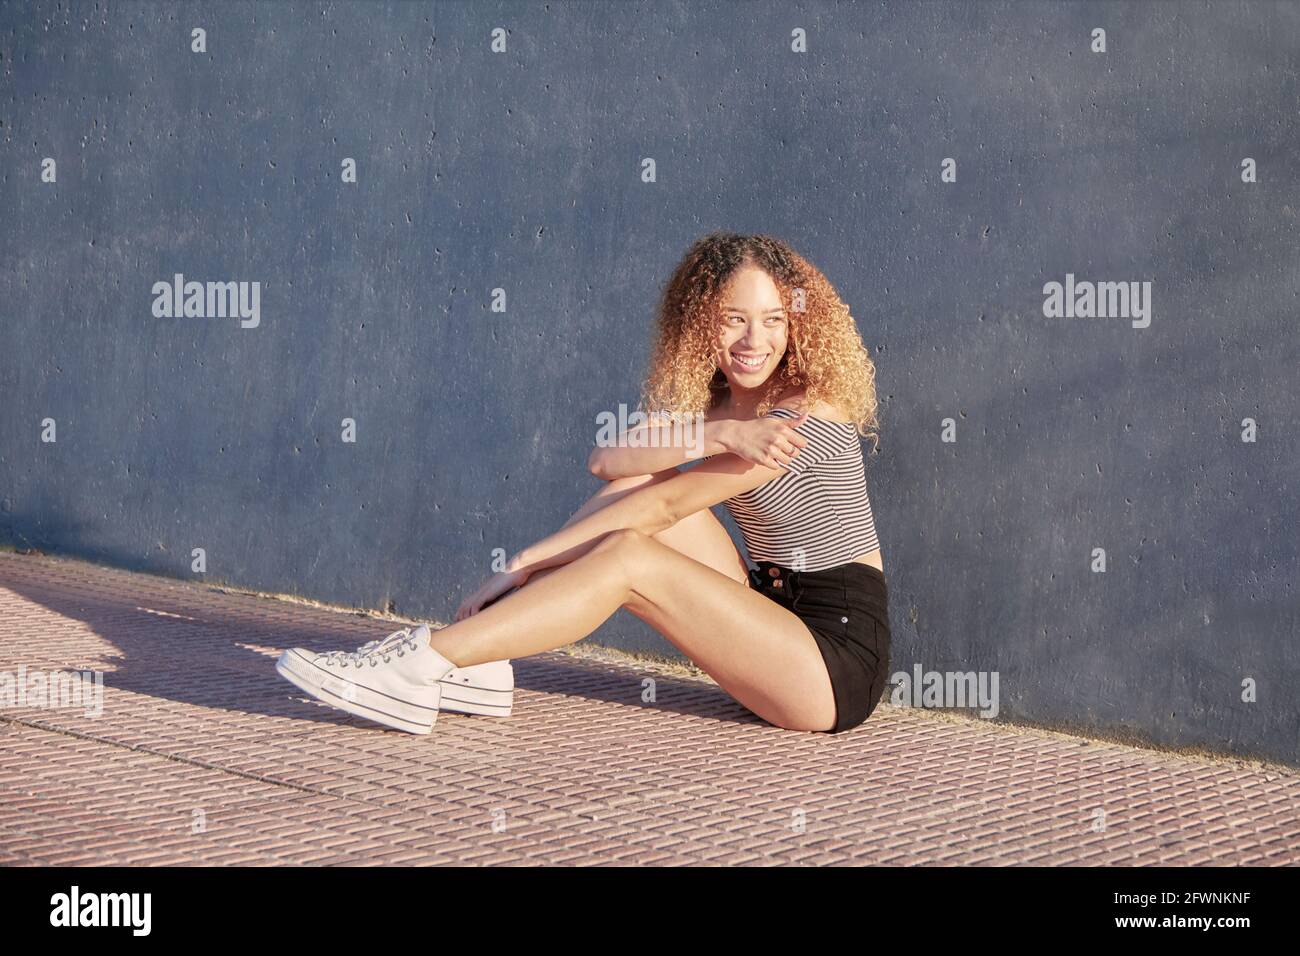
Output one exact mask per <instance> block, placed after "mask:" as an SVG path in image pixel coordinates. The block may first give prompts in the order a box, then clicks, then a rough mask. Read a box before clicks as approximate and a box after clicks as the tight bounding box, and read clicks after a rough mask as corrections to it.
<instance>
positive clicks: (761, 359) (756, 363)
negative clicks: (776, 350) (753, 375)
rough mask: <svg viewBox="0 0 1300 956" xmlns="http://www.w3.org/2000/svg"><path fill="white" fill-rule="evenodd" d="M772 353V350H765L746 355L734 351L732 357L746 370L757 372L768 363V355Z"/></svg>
mask: <svg viewBox="0 0 1300 956" xmlns="http://www.w3.org/2000/svg"><path fill="white" fill-rule="evenodd" d="M771 354H772V353H771V352H763V353H761V354H759V355H744V354H742V353H740V352H732V353H731V357H732V358H733V359H734V360H735V362H736V364H737V365H739V366H740V367H741V368H742V369H744V370H745V371H747V372H757V371H758V370H759V369H761V368H762V367H763V366H764V365H766V364H767V359H768V356H770V355H771Z"/></svg>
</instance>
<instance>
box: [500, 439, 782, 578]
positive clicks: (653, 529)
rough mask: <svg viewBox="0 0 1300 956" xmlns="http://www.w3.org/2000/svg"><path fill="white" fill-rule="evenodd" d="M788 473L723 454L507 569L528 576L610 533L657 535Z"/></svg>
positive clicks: (623, 501)
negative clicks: (625, 531)
mask: <svg viewBox="0 0 1300 956" xmlns="http://www.w3.org/2000/svg"><path fill="white" fill-rule="evenodd" d="M660 450H662V449H660ZM785 473H786V472H785V470H784V469H782V468H771V467H768V466H767V465H758V464H754V463H753V462H749V461H746V460H745V459H743V458H741V457H739V456H737V455H732V454H725V455H717V456H715V457H713V458H710V459H709V460H708V461H705V462H702V463H700V464H699V465H696V466H695V467H694V468H692V469H690V470H689V471H685V472H682V473H681V474H678V475H674V476H673V477H671V478H669V479H668V480H667V481H661V482H657V483H655V484H652V485H647V486H646V487H644V488H638V489H637V490H635V491H633V492H631V493H630V494H628V495H626V496H624V497H622V498H620V499H619V500H618V501H616V502H614V503H613V504H611V505H606V506H605V507H604V508H601V509H600V510H599V511H596V512H593V513H592V514H589V515H587V516H586V517H585V518H583V519H582V520H581V521H575V522H574V523H573V524H570V525H566V526H565V527H563V528H561V529H560V530H559V531H557V532H555V533H554V534H552V535H550V536H549V537H546V538H543V539H542V540H541V541H538V542H537V543H536V544H533V545H530V546H528V547H527V548H524V549H523V550H522V551H520V552H519V553H518V554H516V555H515V556H514V557H512V558H511V559H510V561H509V562H508V563H507V565H506V571H507V573H511V574H520V575H522V576H524V577H525V578H526V577H527V576H528V575H531V574H533V573H534V572H536V571H540V570H542V569H543V568H550V567H555V566H556V565H561V564H568V563H569V562H570V561H574V560H576V559H577V558H580V557H582V555H584V554H586V553H587V552H588V551H589V550H591V548H592V547H594V546H595V544H596V542H597V541H599V540H600V539H601V538H602V537H604V536H605V535H606V534H608V533H609V532H611V531H618V530H620V529H623V528H635V529H636V530H638V531H640V532H642V533H643V534H646V535H656V534H658V533H659V532H660V531H664V530H666V529H667V528H671V527H672V526H673V525H675V524H676V523H677V522H678V521H680V520H681V519H682V518H684V517H686V516H687V515H689V514H693V513H694V512H696V511H699V510H700V509H701V508H708V507H711V506H713V505H715V504H718V503H720V502H723V501H726V500H727V499H728V498H731V497H733V496H735V495H738V494H740V493H741V492H744V491H748V490H750V489H751V488H757V487H758V486H759V485H762V484H765V483H766V482H769V481H771V480H772V479H773V478H779V477H781V476H782V475H784V474H785Z"/></svg>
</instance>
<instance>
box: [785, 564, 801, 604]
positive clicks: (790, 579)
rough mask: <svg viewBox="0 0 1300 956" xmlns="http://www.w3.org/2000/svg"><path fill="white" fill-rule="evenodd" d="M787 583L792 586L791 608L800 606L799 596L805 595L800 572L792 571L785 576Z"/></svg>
mask: <svg viewBox="0 0 1300 956" xmlns="http://www.w3.org/2000/svg"><path fill="white" fill-rule="evenodd" d="M785 580H786V584H787V585H789V587H790V608H791V609H792V610H793V609H794V608H796V607H798V606H799V598H801V597H803V588H802V587H801V586H800V584H799V572H798V571H790V572H788V573H787V574H786V576H785Z"/></svg>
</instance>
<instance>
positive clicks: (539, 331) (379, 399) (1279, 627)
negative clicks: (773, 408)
mask: <svg viewBox="0 0 1300 956" xmlns="http://www.w3.org/2000/svg"><path fill="white" fill-rule="evenodd" d="M196 27H197V28H202V29H203V30H204V31H205V35H204V40H205V44H206V46H205V48H204V50H203V52H195V50H194V48H193V45H194V37H193V34H192V30H193V29H194V28H196ZM498 28H501V29H502V30H504V34H503V35H504V38H505V40H504V46H505V48H504V51H494V49H493V31H494V30H496V29H498ZM1096 28H1102V29H1104V30H1105V50H1104V52H1100V51H1094V47H1095V46H1096V45H1097V42H1098V41H1097V39H1096V38H1095V35H1094V33H1093V31H1094V29H1096ZM805 43H806V49H805V47H804V44H805ZM499 45H500V44H499V42H498V46H499ZM1298 59H1300V6H1298V5H1295V4H1287V3H1282V4H1265V3H1242V4H1217V3H1206V4H1196V3H1187V4H1147V3H1125V4H1086V5H1085V4H1063V3H1043V4H1036V3H1005V4H1004V3H979V4H965V3H954V4H950V5H944V4H919V3H918V4H911V3H909V4H901V5H897V6H895V5H890V4H870V5H868V4H862V5H849V4H844V5H833V6H832V5H823V4H800V5H794V6H792V5H789V4H785V3H745V4H695V3H691V4H685V3H677V4H667V3H662V4H658V3H646V4H631V3H583V4H566V3H557V2H551V3H547V4H541V3H531V4H501V5H495V4H487V3H475V4H472V5H471V4H457V3H437V4H417V3H395V4H345V3H328V4H309V3H273V4H272V3H268V4H252V3H223V4H220V5H210V6H209V5H200V4H189V3H176V4H153V3H113V4H104V3H98V4H95V3H71V4H69V3H5V4H3V5H0V124H2V125H0V408H2V409H3V412H2V414H0V542H3V543H6V544H8V545H11V546H15V547H19V548H38V549H41V550H45V551H49V552H54V553H64V554H71V555H79V556H83V557H86V558H89V559H93V560H96V561H101V562H105V563H111V564H114V565H118V566H121V567H126V568H132V569H138V570H148V571H153V572H158V573H162V574H167V575H174V576H177V577H194V576H196V575H195V573H194V572H193V571H192V570H191V560H192V559H191V553H192V549H193V548H200V547H201V548H203V549H204V552H205V554H206V560H207V565H206V572H205V573H204V574H203V575H201V576H202V577H203V578H205V579H206V580H210V581H219V582H229V583H234V584H238V585H240V586H246V587H254V588H259V589H264V590H268V591H278V592H292V593H296V594H301V595H304V596H308V597H312V598H317V599H320V600H325V601H330V602H337V603H345V604H355V605H359V606H366V607H380V608H383V607H393V608H395V609H396V610H397V611H399V612H401V613H403V614H409V615H412V616H427V617H430V618H439V619H443V620H445V619H448V618H449V617H450V615H451V614H453V613H454V611H455V609H456V607H457V606H458V604H459V602H460V600H461V598H462V597H463V596H464V595H465V594H466V593H469V592H470V591H472V590H473V589H474V588H475V587H476V586H477V585H478V584H479V583H480V581H481V580H482V579H483V578H484V577H485V576H486V574H487V573H488V571H489V562H490V560H491V558H492V549H493V548H503V549H506V550H514V549H516V548H519V547H522V546H524V545H527V544H529V543H531V542H532V541H534V540H536V539H538V538H540V537H543V536H545V535H546V534H548V533H549V532H550V531H552V530H554V529H555V527H556V526H558V525H559V524H560V523H562V522H563V520H564V519H565V518H567V516H568V515H569V514H570V513H571V512H572V511H573V510H574V509H576V508H577V507H578V506H579V505H580V504H581V503H582V501H583V500H585V499H586V498H587V497H588V496H589V495H590V494H591V493H592V492H593V491H594V490H595V489H596V488H597V487H598V486H599V482H598V481H597V480H596V479H595V478H593V477H592V476H590V475H589V474H587V472H586V471H585V459H586V455H587V452H588V450H589V449H590V447H591V444H592V441H593V438H594V434H595V429H596V425H595V422H596V415H597V414H598V413H600V412H603V411H608V410H614V409H617V407H618V404H619V403H620V402H625V403H627V404H629V405H635V402H636V395H637V386H638V383H639V377H640V375H641V372H642V370H643V368H644V362H645V358H646V347H647V344H648V332H649V326H650V321H651V317H652V312H653V307H654V303H655V300H656V297H657V296H658V294H659V292H660V289H661V288H662V285H663V283H664V282H665V281H666V279H667V277H668V274H669V272H670V270H671V269H672V267H673V265H674V264H675V262H676V261H677V259H678V258H679V257H680V256H681V254H682V253H683V252H684V251H685V249H686V247H687V246H688V245H689V244H690V243H691V242H692V241H693V240H694V239H695V238H697V237H698V236H700V235H702V234H703V233H705V232H708V231H712V230H714V229H731V230H736V231H741V232H767V233H773V234H776V235H779V236H781V237H782V238H785V239H786V240H788V241H789V242H791V243H792V244H793V245H794V246H795V247H796V248H797V249H799V250H800V251H801V252H803V253H804V254H805V255H806V256H808V257H809V258H810V259H811V260H812V261H814V262H815V263H817V264H818V265H819V266H820V267H821V268H822V269H823V271H824V272H825V273H826V275H827V276H828V277H829V278H830V280H831V281H832V282H833V283H835V284H836V286H837V288H838V289H839V291H840V293H841V295H842V296H843V297H844V299H845V300H846V301H847V302H848V303H849V304H850V307H851V308H852V309H853V313H854V316H855V318H856V319H857V321H858V323H859V327H860V329H861V331H862V334H863V338H864V341H865V342H866V343H867V345H868V346H869V347H870V348H871V351H872V354H873V357H874V358H875V361H876V363H877V368H878V376H879V377H878V384H879V389H880V398H881V416H882V431H883V442H882V445H881V453H880V454H879V455H873V456H870V457H869V458H868V466H867V467H868V482H869V487H870V490H871V494H872V500H873V504H874V506H875V511H876V518H877V524H878V528H879V531H880V536H881V539H882V542H883V545H884V547H883V555H884V562H885V568H886V573H887V575H888V577H889V581H890V589H891V601H892V603H891V615H892V619H893V622H894V648H893V665H894V666H893V669H895V670H905V671H908V672H912V670H913V668H914V666H920V667H921V668H922V669H923V670H927V671H928V670H937V671H954V672H957V671H976V672H989V673H992V672H996V673H997V675H998V677H999V694H1000V704H999V715H998V717H999V719H1008V718H1009V719H1015V720H1023V721H1031V722H1035V723H1039V724H1043V725H1047V726H1059V727H1061V728H1063V729H1071V730H1080V731H1085V732H1093V733H1098V734H1118V735H1132V737H1133V738H1134V739H1136V740H1144V741H1150V742H1155V743H1159V744H1166V745H1171V746H1187V747H1203V748H1208V749H1211V750H1216V751H1222V752H1229V753H1238V754H1250V755H1257V756H1263V757H1272V758H1276V759H1281V760H1284V761H1288V762H1292V763H1298V764H1300V694H1297V691H1296V688H1297V686H1300V643H1298V642H1297V640H1296V637H1297V624H1300V613H1298V608H1300V600H1298V599H1297V593H1296V582H1297V577H1298V574H1297V572H1298V571H1300V561H1298V560H1297V544H1296V539H1297V533H1296V532H1297V526H1298V525H1300V521H1298V520H1297V507H1296V495H1295V490H1296V483H1297V475H1298V474H1300V469H1298V468H1297V458H1298V457H1300V456H1298V455H1297V445H1296V426H1297V405H1298V399H1297V391H1296V368H1297V358H1300V348H1297V338H1298V333H1297V308H1298V307H1300V268H1298V267H1297V259H1296V250H1297V229H1296V227H1297V209H1300V189H1298V184H1300V149H1298V148H1297V147H1298V146H1300V136H1298V134H1297V133H1298V131H1297V127H1298V125H1300V122H1298V120H1297V107H1296V104H1297V101H1298V95H1300V82H1298V81H1297V60H1298ZM646 158H652V159H653V160H654V161H655V179H654V181H653V182H646V181H644V177H643V175H642V172H643V168H644V167H643V161H644V160H645V159H646ZM348 159H352V160H355V163H356V170H357V176H356V182H355V183H353V182H345V181H344V178H343V175H342V173H343V165H342V164H343V163H344V162H345V160H348ZM949 159H950V160H952V161H953V163H950V164H948V165H947V166H945V160H949ZM47 160H52V161H53V165H51V164H50V163H48V162H47ZM1246 160H1251V161H1253V162H1250V163H1246V162H1245V161H1246ZM945 168H946V169H948V170H949V171H950V172H952V171H955V180H954V181H947V180H952V179H953V177H952V176H951V175H948V176H945V174H944V171H945ZM1252 172H1253V175H1252ZM1250 180H1253V181H1250ZM177 273H180V274H182V275H183V276H184V277H185V278H186V280H197V281H200V282H210V281H211V282H249V283H251V282H257V283H259V287H258V288H259V292H260V300H259V312H258V321H257V324H256V325H255V326H251V327H245V325H249V323H246V322H241V321H240V319H239V318H236V317H219V316H218V317H197V316H191V317H179V318H160V317H157V316H156V315H155V314H154V299H155V296H154V294H153V292H152V291H151V290H152V289H153V286H154V284H155V283H156V282H159V281H162V282H170V281H171V280H172V278H173V276H174V275H176V274H177ZM1067 275H1073V276H1074V277H1075V279H1076V280H1079V281H1083V280H1087V281H1093V282H1129V281H1133V282H1150V283H1151V286H1150V305H1151V309H1150V314H1149V325H1146V326H1145V327H1140V325H1139V324H1138V323H1136V320H1135V321H1130V319H1129V318H1127V317H1123V316H1118V317H1117V316H1110V317H1106V318H1083V317H1054V316H1049V315H1047V314H1045V295H1044V285H1045V283H1048V282H1052V281H1057V282H1061V283H1064V282H1066V281H1067V278H1066V277H1067ZM495 289H502V290H504V293H505V303H506V309H505V311H494V310H493V307H492V305H493V300H494V294H493V290H495ZM344 419H353V420H354V421H355V423H356V431H355V434H356V441H355V442H345V441H343V440H342V438H341V436H342V432H343V426H342V422H343V420H344ZM48 420H52V421H53V423H54V424H53V428H54V431H53V437H54V438H55V439H56V440H54V441H43V440H42V436H43V435H44V436H46V437H50V427H49V425H48ZM946 420H950V421H949V422H948V423H947V424H945V422H946ZM1252 439H1253V440H1252ZM867 447H870V446H869V445H868V446H867ZM717 510H718V511H719V512H721V509H720V508H719V509H717ZM1096 549H1104V555H1105V558H1104V559H1105V565H1104V567H1105V570H1104V572H1103V571H1102V570H1101V565H1100V563H1099V558H1098V552H1097V550H1096ZM595 639H596V640H598V641H601V642H603V643H609V644H612V645H616V646H622V647H625V648H629V649H650V650H657V651H665V652H673V649H672V647H671V645H670V644H669V643H668V642H667V641H666V640H664V639H663V638H661V637H659V636H658V635H656V634H655V633H654V632H652V631H650V630H649V629H648V628H646V627H645V626H644V625H642V624H641V623H640V622H639V621H636V620H635V619H634V618H632V617H631V616H630V615H628V614H626V613H620V614H618V615H616V617H615V618H613V619H611V621H610V622H608V623H607V624H606V625H605V626H604V627H603V628H602V629H601V630H600V631H599V632H598V633H597V635H596V637H595ZM674 653H675V652H674Z"/></svg>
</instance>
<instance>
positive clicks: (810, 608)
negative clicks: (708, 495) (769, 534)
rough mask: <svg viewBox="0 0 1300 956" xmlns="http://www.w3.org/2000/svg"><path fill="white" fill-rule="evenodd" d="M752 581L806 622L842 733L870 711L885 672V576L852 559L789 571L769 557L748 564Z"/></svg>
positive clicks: (835, 730)
mask: <svg viewBox="0 0 1300 956" xmlns="http://www.w3.org/2000/svg"><path fill="white" fill-rule="evenodd" d="M749 583H750V585H751V586H752V587H753V588H755V589H756V590H757V591H759V592H760V593H761V594H763V595H765V596H766V597H769V598H771V599H772V600H773V601H776V602H777V603H778V604H780V605H781V606H782V607H784V608H785V609H786V610H788V611H790V612H791V613H792V614H794V615H795V616H796V617H798V618H799V619H800V620H801V621H803V622H804V624H805V625H807V627H808V630H809V632H810V633H811V634H812V636H813V640H815V641H816V642H817V647H818V648H819V649H820V650H821V652H822V660H824V661H825V662H826V670H827V672H828V673H829V674H830V678H831V688H832V689H833V690H834V693H835V710H836V716H835V726H834V727H833V728H832V729H831V730H830V731H829V732H830V733H833V734H838V733H841V732H842V731H845V730H848V729H850V728H852V727H856V726H857V725H858V724H860V723H862V722H863V721H865V720H866V719H867V718H868V717H870V716H871V714H872V712H873V711H874V710H875V709H876V705H877V704H878V703H879V702H880V698H881V695H882V694H883V693H884V690H885V681H886V679H887V675H888V672H889V641H890V632H889V589H888V587H887V585H886V583H885V575H884V574H883V573H882V572H881V571H880V570H878V569H877V568H873V567H871V565H868V564H860V563H858V562H856V561H851V562H849V563H847V564H842V565H840V566H839V567H835V568H828V569H826V570H824V571H792V570H790V569H789V568H785V567H782V566H781V565H777V564H773V563H771V562H770V561H759V562H758V567H757V569H752V568H751V569H750V572H749Z"/></svg>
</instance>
